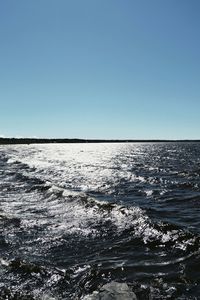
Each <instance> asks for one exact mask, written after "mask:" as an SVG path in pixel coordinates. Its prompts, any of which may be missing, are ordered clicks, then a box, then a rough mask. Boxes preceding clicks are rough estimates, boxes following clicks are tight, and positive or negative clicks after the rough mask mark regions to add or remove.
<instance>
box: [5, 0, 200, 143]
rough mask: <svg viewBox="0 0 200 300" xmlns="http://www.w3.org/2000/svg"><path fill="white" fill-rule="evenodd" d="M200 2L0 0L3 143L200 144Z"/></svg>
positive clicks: (190, 0) (165, 0)
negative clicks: (41, 140)
mask: <svg viewBox="0 0 200 300" xmlns="http://www.w3.org/2000/svg"><path fill="white" fill-rule="evenodd" d="M199 114H200V2H199V0H151V1H149V0H29V1H27V0H18V1H16V0H6V1H0V136H6V137H58V138H62V137H63V138H64V137H65V138H73V137H76V138H106V139H112V138H114V139H115V138H119V139H127V138H130V139H154V138H156V139H185V138H186V139H200V117H199Z"/></svg>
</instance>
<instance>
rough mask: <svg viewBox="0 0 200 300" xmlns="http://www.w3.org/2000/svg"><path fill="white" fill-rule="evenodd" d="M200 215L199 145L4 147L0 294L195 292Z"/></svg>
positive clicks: (162, 295) (199, 282) (199, 293)
mask: <svg viewBox="0 0 200 300" xmlns="http://www.w3.org/2000/svg"><path fill="white" fill-rule="evenodd" d="M199 212H200V143H166V144H165V143H156V144H153V143H147V144H134V143H133V144H47V145H16V146H1V147H0V299H43V300H44V299H46V300H47V299H73V300H74V299H84V300H86V299H94V298H91V297H92V296H91V297H90V296H89V295H93V296H94V295H96V296H94V297H96V298H95V299H100V298H98V291H99V290H100V289H101V286H102V285H104V284H106V283H109V282H120V283H127V285H128V286H129V288H130V290H133V291H134V292H135V294H136V295H137V298H138V299H200V214H199ZM93 292H95V293H93ZM130 299H132V298H130Z"/></svg>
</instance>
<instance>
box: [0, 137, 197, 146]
mask: <svg viewBox="0 0 200 300" xmlns="http://www.w3.org/2000/svg"><path fill="white" fill-rule="evenodd" d="M177 142H182V143H187V142H200V140H187V139H186V140H158V139H155V140H154V139H152V140H151V139H150V140H139V139H135V140H134V139H109V140H106V139H105V140H104V139H76V138H75V139H50V138H49V139H48V138H44V139H43V138H0V145H17V144H53V143H59V144H61V143H64V144H69V143H73V144H74V143H177Z"/></svg>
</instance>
